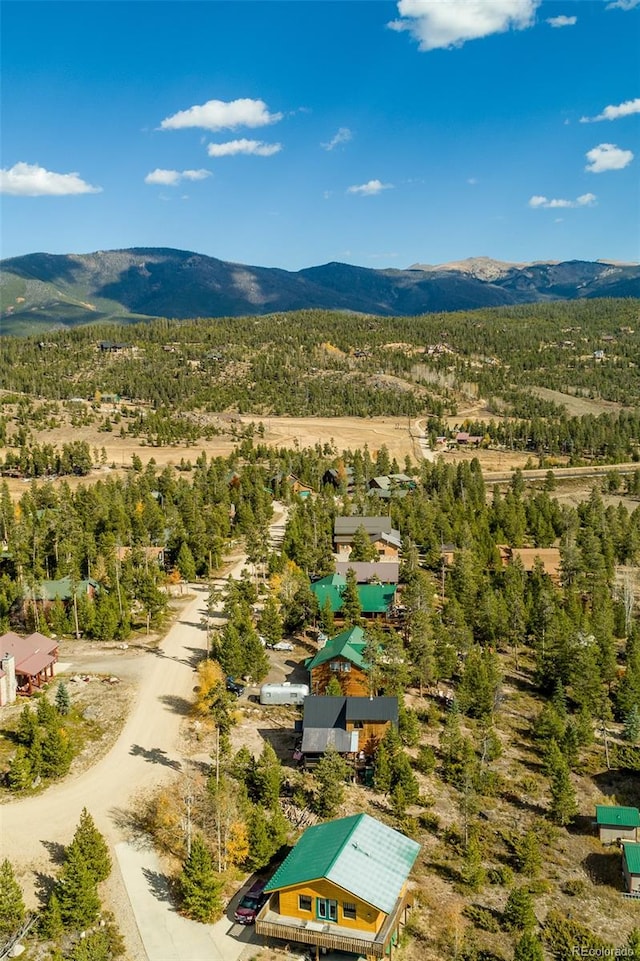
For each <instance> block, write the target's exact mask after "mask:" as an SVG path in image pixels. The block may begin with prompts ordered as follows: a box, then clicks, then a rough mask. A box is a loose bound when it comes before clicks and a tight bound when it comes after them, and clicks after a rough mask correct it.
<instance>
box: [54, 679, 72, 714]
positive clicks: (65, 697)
mask: <svg viewBox="0 0 640 961" xmlns="http://www.w3.org/2000/svg"><path fill="white" fill-rule="evenodd" d="M56 710H57V712H58V714H61V715H62V716H63V717H64V716H65V715H67V714H68V713H69V711H70V710H71V696H70V694H69V689H68V687H67V685H66V684H65V683H64V681H60V683H59V684H58V687H57V690H56Z"/></svg>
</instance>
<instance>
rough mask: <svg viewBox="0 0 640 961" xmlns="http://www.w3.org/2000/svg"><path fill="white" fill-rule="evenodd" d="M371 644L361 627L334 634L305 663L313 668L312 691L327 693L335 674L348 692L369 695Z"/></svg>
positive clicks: (343, 689)
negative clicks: (368, 652) (368, 653)
mask: <svg viewBox="0 0 640 961" xmlns="http://www.w3.org/2000/svg"><path fill="white" fill-rule="evenodd" d="M366 646H367V641H366V638H365V633H364V631H363V629H362V628H361V627H350V628H349V629H348V630H346V631H342V632H341V633H340V634H337V635H336V636H335V637H332V638H331V639H330V640H329V641H327V643H326V644H325V646H324V647H323V648H321V649H320V650H319V651H318V652H317V654H315V655H314V656H313V657H310V658H309V659H308V660H307V661H306V662H305V666H306V668H307V670H308V671H309V678H310V680H309V690H310V691H311V693H312V694H324V692H325V691H326V689H327V687H328V685H329V681H330V680H331V678H332V677H335V678H337V680H338V681H339V683H340V687H341V688H342V692H343V694H345V695H350V696H353V695H364V696H367V695H368V694H369V677H368V674H367V663H366V661H365V659H364V651H365V648H366Z"/></svg>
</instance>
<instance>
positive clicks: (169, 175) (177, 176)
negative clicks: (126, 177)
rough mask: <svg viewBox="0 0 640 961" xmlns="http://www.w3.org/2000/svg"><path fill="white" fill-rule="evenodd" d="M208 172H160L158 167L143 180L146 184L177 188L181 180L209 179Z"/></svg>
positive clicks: (209, 174)
mask: <svg viewBox="0 0 640 961" xmlns="http://www.w3.org/2000/svg"><path fill="white" fill-rule="evenodd" d="M210 176H211V172H210V171H209V170H182V171H180V170H162V169H161V168H160V167H158V168H157V169H156V170H152V171H151V173H148V174H147V176H146V177H145V178H144V182H145V183H146V184H159V185H160V186H162V187H177V186H178V184H179V183H180V182H181V181H182V180H204V179H205V177H210Z"/></svg>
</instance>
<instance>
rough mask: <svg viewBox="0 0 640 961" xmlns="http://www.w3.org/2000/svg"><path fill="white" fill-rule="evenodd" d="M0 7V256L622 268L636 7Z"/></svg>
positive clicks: (627, 228) (636, 95)
mask: <svg viewBox="0 0 640 961" xmlns="http://www.w3.org/2000/svg"><path fill="white" fill-rule="evenodd" d="M1 14H2V51H1V52H2V61H1V62H2V91H1V96H2V120H1V132H2V142H3V147H2V160H1V167H2V172H1V175H0V189H1V192H2V198H1V201H2V222H3V226H2V238H1V239H2V256H3V257H11V256H17V255H20V254H25V253H30V252H33V251H47V252H49V253H87V252H90V251H93V250H99V249H100V250H106V249H111V248H122V247H133V246H137V247H143V246H147V247H148V246H153V247H175V248H180V249H185V250H194V251H198V252H200V253H205V254H209V255H211V256H214V257H219V258H221V259H223V260H232V261H238V262H242V263H247V264H258V265H264V266H274V267H282V268H285V269H288V270H297V269H300V268H302V267H306V266H311V265H314V264H320V263H326V262H328V261H332V260H338V261H344V262H347V263H354V264H361V265H363V266H368V267H407V266H409V265H410V264H414V263H433V264H436V263H445V262H449V261H453V260H459V259H462V258H464V257H469V256H478V255H485V256H489V257H493V258H495V259H498V260H508V261H530V260H547V259H556V260H568V259H574V258H578V259H585V260H595V259H597V258H610V259H614V260H622V261H637V260H638V259H640V245H639V235H640V192H639V184H640V179H639V176H638V173H639V165H640V75H639V70H638V60H639V58H638V50H639V49H640V0H612V2H609V0H594V2H589V0H579V2H578V0H564V2H549V3H547V2H541V0H400V2H386V0H373V2H369V0H349V2H344V0H288V2H281V0H255V2H250V0H227V2H205V0H202V2H189V0H184V2H179V3H174V2H156V0H140V2H131V0H129V2H124V0H123V2H119V0H112V2H104V3H103V2H91V0H84V2H66V3H60V2H57V0H48V2H30V0H20V2H2V4H1Z"/></svg>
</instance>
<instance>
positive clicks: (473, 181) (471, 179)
mask: <svg viewBox="0 0 640 961" xmlns="http://www.w3.org/2000/svg"><path fill="white" fill-rule="evenodd" d="M467 183H468V184H470V185H471V186H472V187H475V185H476V184H477V183H478V178H477V177H468V178H467Z"/></svg>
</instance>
